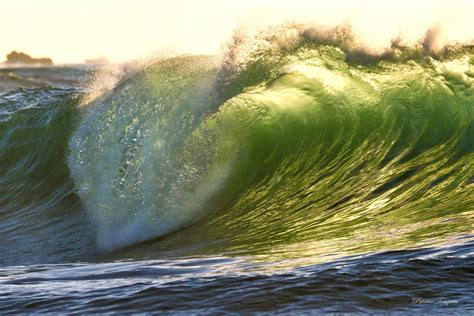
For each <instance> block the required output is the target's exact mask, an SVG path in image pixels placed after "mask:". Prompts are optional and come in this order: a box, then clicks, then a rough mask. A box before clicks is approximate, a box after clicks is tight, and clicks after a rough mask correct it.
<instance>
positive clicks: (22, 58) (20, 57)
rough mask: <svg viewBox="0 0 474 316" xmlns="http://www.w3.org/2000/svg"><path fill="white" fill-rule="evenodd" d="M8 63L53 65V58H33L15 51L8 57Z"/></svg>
mask: <svg viewBox="0 0 474 316" xmlns="http://www.w3.org/2000/svg"><path fill="white" fill-rule="evenodd" d="M6 63H7V64H15V63H19V64H41V65H52V64H53V60H52V59H51V58H33V57H31V56H29V55H27V54H25V53H22V52H16V51H13V52H11V53H10V54H8V55H7V61H6Z"/></svg>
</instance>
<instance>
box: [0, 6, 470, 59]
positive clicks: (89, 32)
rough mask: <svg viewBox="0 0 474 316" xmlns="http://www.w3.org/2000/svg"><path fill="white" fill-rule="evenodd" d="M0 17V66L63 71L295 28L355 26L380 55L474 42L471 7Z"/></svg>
mask: <svg viewBox="0 0 474 316" xmlns="http://www.w3.org/2000/svg"><path fill="white" fill-rule="evenodd" d="M0 13H1V15H0V16H1V18H0V38H1V41H2V43H1V45H0V61H2V59H3V58H4V57H3V56H5V55H6V54H7V53H9V52H10V51H12V50H17V51H23V52H25V53H28V54H30V55H32V56H33V57H51V58H53V60H54V61H55V62H56V63H77V62H83V61H84V60H85V59H90V58H99V57H105V58H108V59H109V60H111V61H114V62H121V61H126V60H130V59H135V58H144V57H147V56H150V55H153V54H156V53H166V54H170V53H176V54H183V53H197V54H215V53H218V52H219V50H220V49H222V47H223V45H224V44H225V43H226V41H228V40H229V39H230V37H231V35H232V32H233V31H234V30H235V29H237V28H255V27H260V26H263V25H268V24H278V23H282V22H285V21H294V20H297V21H301V22H311V23H318V24H325V25H337V24H340V23H349V24H351V25H353V27H354V30H355V32H356V34H358V35H359V36H360V38H361V39H362V40H363V41H364V42H367V43H370V45H373V46H374V47H384V46H386V45H388V43H389V42H390V39H391V38H393V37H395V36H397V35H402V36H403V37H405V38H407V39H409V40H414V39H416V38H419V37H420V36H422V35H423V34H424V33H425V32H426V30H427V29H428V28H430V27H433V26H435V25H436V26H438V27H439V28H441V29H442V36H443V38H445V39H446V40H456V41H466V40H468V39H472V38H474V18H473V17H474V1H471V0H446V1H444V0H419V1H414V0H410V1H408V0H405V1H404V0H398V1H381V0H378V1H375V0H352V1H351V0H331V1H318V0H291V1H290V0H286V1H283V0H194V1H193V0H80V1H79V0H75V1H72V0H0Z"/></svg>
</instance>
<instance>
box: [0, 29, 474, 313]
mask: <svg viewBox="0 0 474 316" xmlns="http://www.w3.org/2000/svg"><path fill="white" fill-rule="evenodd" d="M287 31H288V30H285V33H284V34H286V35H287V33H288V32H287ZM290 34H291V36H290V37H288V36H286V35H285V36H282V32H281V30H280V31H279V32H275V33H273V34H271V35H268V34H267V35H265V36H263V35H262V36H260V37H258V38H254V39H252V40H245V39H238V38H235V39H234V42H232V43H231V44H229V45H228V46H227V48H226V49H227V51H226V52H225V54H224V58H223V57H222V56H221V57H216V56H191V55H189V56H178V57H172V58H162V59H155V60H153V61H150V62H147V63H142V64H141V65H140V66H136V67H125V68H120V69H118V67H119V66H114V67H116V68H117V69H118V70H117V69H115V70H114V71H111V69H112V66H108V70H107V67H103V68H97V67H87V66H62V67H59V66H56V67H46V68H45V67H15V68H11V67H10V68H1V69H0V240H1V242H0V313H25V312H26V313H29V312H34V313H36V312H45V313H48V312H58V313H64V312H66V313H102V312H153V311H154V312H160V311H161V312H175V313H190V312H192V313H223V312H230V313H232V312H280V313H289V312H380V311H392V312H396V311H398V312H427V313H431V312H440V313H445V312H452V313H474V238H473V237H474V234H473V230H474V50H473V49H472V48H471V47H467V46H464V47H456V48H445V49H443V50H442V51H441V52H437V53H433V52H431V51H430V50H429V48H427V47H425V46H420V47H418V48H416V47H412V48H410V47H402V46H396V45H394V46H393V47H392V49H391V50H390V51H387V52H385V53H384V54H379V55H373V54H370V53H368V52H365V51H363V50H361V49H356V48H354V46H353V43H351V42H350V41H349V40H347V37H346V36H344V34H342V35H341V34H340V33H337V32H336V33H334V34H335V35H334V36H328V35H325V36H322V35H321V33H318V32H317V31H315V30H308V29H305V30H301V29H295V30H291V32H290ZM111 74H112V75H111Z"/></svg>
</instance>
